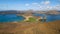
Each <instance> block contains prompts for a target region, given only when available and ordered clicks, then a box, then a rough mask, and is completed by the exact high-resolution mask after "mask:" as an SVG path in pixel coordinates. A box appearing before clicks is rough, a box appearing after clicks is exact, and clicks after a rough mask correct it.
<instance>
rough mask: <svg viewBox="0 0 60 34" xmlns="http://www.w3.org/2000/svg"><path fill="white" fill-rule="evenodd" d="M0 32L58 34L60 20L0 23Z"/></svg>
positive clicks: (59, 33)
mask: <svg viewBox="0 0 60 34" xmlns="http://www.w3.org/2000/svg"><path fill="white" fill-rule="evenodd" d="M0 34H60V21H54V22H48V23H46V22H44V23H42V22H36V23H35V22H34V23H31V22H22V23H0Z"/></svg>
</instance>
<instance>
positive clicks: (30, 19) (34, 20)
mask: <svg viewBox="0 0 60 34" xmlns="http://www.w3.org/2000/svg"><path fill="white" fill-rule="evenodd" d="M27 22H36V19H35V18H33V17H30V18H29V20H28V21H27Z"/></svg>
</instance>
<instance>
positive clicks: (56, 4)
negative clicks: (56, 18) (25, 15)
mask: <svg viewBox="0 0 60 34" xmlns="http://www.w3.org/2000/svg"><path fill="white" fill-rule="evenodd" d="M29 9H33V10H52V9H56V10H60V0H0V10H29Z"/></svg>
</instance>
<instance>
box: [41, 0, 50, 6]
mask: <svg viewBox="0 0 60 34" xmlns="http://www.w3.org/2000/svg"><path fill="white" fill-rule="evenodd" d="M41 4H44V5H48V4H50V1H42V2H41Z"/></svg>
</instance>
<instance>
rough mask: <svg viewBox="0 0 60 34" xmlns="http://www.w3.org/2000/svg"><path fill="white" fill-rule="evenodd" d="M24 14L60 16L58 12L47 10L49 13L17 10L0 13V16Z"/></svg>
mask: <svg viewBox="0 0 60 34" xmlns="http://www.w3.org/2000/svg"><path fill="white" fill-rule="evenodd" d="M24 13H29V14H33V13H38V14H60V11H58V10H49V11H33V10H26V11H19V10H5V11H0V14H24Z"/></svg>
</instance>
